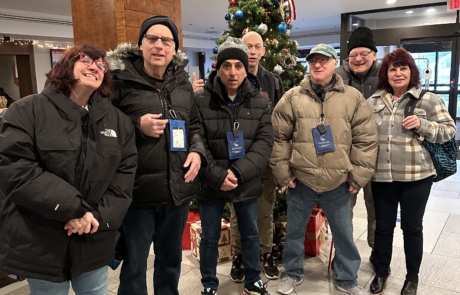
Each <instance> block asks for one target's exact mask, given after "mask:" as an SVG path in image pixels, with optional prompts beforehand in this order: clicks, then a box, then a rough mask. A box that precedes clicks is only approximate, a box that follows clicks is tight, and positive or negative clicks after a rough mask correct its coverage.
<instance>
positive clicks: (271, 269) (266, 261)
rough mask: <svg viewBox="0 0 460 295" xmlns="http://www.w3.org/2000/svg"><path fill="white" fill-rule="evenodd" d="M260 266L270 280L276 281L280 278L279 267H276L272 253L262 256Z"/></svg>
mask: <svg viewBox="0 0 460 295" xmlns="http://www.w3.org/2000/svg"><path fill="white" fill-rule="evenodd" d="M260 264H261V266H262V270H263V271H264V273H265V276H266V277H267V278H268V279H269V280H276V279H278V278H279V276H280V271H279V269H278V267H276V263H275V261H274V260H273V256H272V255H271V254H270V253H266V254H263V255H260Z"/></svg>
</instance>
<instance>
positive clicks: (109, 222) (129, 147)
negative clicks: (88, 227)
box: [93, 120, 137, 230]
mask: <svg viewBox="0 0 460 295" xmlns="http://www.w3.org/2000/svg"><path fill="white" fill-rule="evenodd" d="M124 125H125V128H126V131H125V132H126V141H125V144H124V146H123V151H122V156H121V162H120V164H119V166H118V169H117V172H116V173H115V176H114V177H113V178H112V180H111V183H110V184H109V187H108V189H107V191H106V193H105V194H104V196H103V197H102V198H101V200H100V201H99V203H98V204H97V206H96V207H94V208H93V214H94V216H95V218H96V219H97V220H98V221H99V230H115V229H118V228H119V227H120V225H121V223H122V221H123V218H124V217H125V214H126V212H127V210H128V208H129V205H130V204H131V201H132V193H133V187H134V179H135V176H136V168H137V148H136V141H135V133H134V127H133V125H132V124H130V122H128V121H127V120H126V123H125V124H124Z"/></svg>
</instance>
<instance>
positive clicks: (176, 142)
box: [168, 120, 187, 152]
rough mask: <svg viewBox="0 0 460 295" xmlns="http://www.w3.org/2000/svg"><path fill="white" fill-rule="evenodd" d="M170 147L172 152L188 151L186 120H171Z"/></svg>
mask: <svg viewBox="0 0 460 295" xmlns="http://www.w3.org/2000/svg"><path fill="white" fill-rule="evenodd" d="M168 123H169V134H170V135H171V140H170V147H171V151H172V152H186V151H187V145H186V144H185V143H186V137H185V121H183V120H169V121H168Z"/></svg>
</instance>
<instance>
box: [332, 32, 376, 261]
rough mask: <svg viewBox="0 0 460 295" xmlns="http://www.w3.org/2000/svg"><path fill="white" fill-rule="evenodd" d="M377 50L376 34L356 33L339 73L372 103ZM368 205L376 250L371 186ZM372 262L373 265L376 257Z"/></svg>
mask: <svg viewBox="0 0 460 295" xmlns="http://www.w3.org/2000/svg"><path fill="white" fill-rule="evenodd" d="M376 53H377V47H376V46H375V41H374V34H373V33H372V31H371V30H370V29H369V28H367V27H359V28H357V29H356V30H354V31H353V32H352V33H351V35H350V38H349V40H348V62H347V61H345V64H344V65H342V66H341V67H339V68H337V69H336V70H335V73H336V74H338V75H340V76H341V77H342V79H343V83H344V84H345V85H349V86H352V87H354V88H356V89H357V90H358V91H359V92H361V94H362V95H363V96H364V98H366V99H368V98H369V97H371V95H372V94H374V93H375V92H376V91H377V84H378V79H379V77H378V75H379V64H378V63H377V56H376ZM363 192H364V202H365V204H366V209H367V243H368V245H369V247H371V248H372V249H374V236H375V210H374V198H373V196H372V190H371V184H370V182H369V183H368V184H367V185H365V186H364V187H363ZM356 199H357V194H352V195H351V200H350V205H351V217H352V218H353V208H354V207H355V205H356ZM369 260H370V261H371V263H372V253H371V257H370V258H369Z"/></svg>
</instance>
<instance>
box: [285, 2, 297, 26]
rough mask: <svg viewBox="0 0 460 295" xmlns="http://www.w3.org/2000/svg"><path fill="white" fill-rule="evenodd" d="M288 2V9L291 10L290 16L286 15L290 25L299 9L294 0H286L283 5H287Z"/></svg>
mask: <svg viewBox="0 0 460 295" xmlns="http://www.w3.org/2000/svg"><path fill="white" fill-rule="evenodd" d="M286 3H287V11H289V16H286V19H287V20H286V24H287V25H288V26H290V25H292V23H293V22H294V21H295V20H296V18H297V9H296V7H295V3H294V0H284V3H283V5H286Z"/></svg>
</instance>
